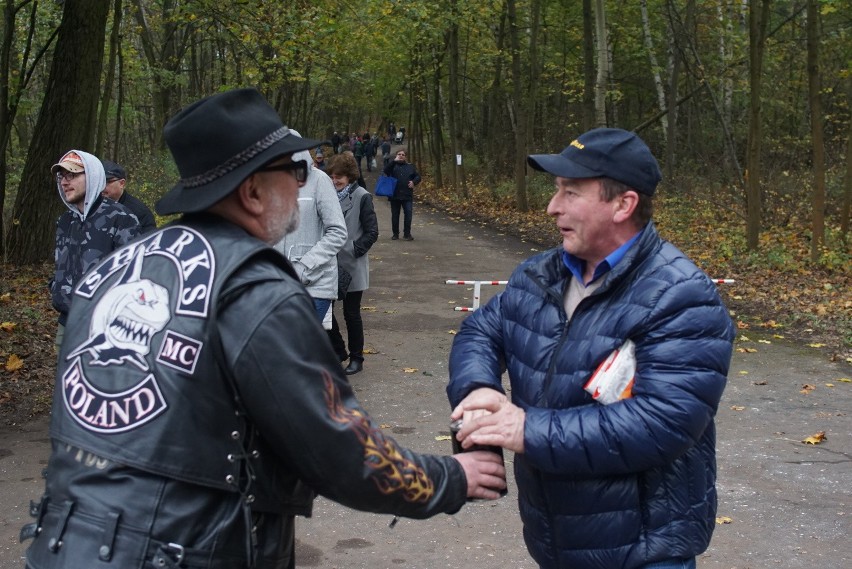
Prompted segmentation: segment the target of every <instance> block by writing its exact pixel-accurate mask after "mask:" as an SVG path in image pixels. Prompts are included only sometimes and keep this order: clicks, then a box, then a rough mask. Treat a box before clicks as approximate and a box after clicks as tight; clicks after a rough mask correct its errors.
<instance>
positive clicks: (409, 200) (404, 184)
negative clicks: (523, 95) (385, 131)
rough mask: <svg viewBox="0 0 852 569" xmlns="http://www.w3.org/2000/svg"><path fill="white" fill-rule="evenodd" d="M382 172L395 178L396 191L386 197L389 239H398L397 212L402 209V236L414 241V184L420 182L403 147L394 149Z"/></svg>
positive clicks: (415, 169) (418, 175)
mask: <svg viewBox="0 0 852 569" xmlns="http://www.w3.org/2000/svg"><path fill="white" fill-rule="evenodd" d="M384 174H385V176H390V177H392V178H396V191H395V192H394V194H393V195H392V196H391V197H389V198H388V199H389V200H390V204H391V231H392V232H393V235H391V239H394V240H396V239H399V212H400V211H402V212H403V225H402V231H403V232H402V238H403V239H405V240H406V241H414V237H413V236H412V235H411V218H412V216H413V214H414V212H413V209H414V208H413V204H414V186H416V185H417V184H419V183H420V174H418V173H417V168H415V166H414V164H412V163H411V162H408V160H406V150H405V148H400V149H399V150H397V151H396V157H395V158H394V159H393V160H392V161H391V162H389V163H388V165H387V166H385V169H384Z"/></svg>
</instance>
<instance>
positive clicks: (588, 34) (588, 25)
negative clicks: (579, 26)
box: [583, 0, 595, 132]
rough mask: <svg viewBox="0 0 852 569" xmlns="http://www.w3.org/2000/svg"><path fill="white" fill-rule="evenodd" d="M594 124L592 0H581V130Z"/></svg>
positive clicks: (592, 126)
mask: <svg viewBox="0 0 852 569" xmlns="http://www.w3.org/2000/svg"><path fill="white" fill-rule="evenodd" d="M594 126H595V32H594V12H593V11H592V0H583V132H586V131H587V130H591V129H592V128H594Z"/></svg>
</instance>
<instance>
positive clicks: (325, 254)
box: [275, 150, 346, 329]
mask: <svg viewBox="0 0 852 569" xmlns="http://www.w3.org/2000/svg"><path fill="white" fill-rule="evenodd" d="M299 160H304V161H305V162H307V163H308V164H313V159H312V158H311V153H310V152H308V151H307V150H304V151H302V152H296V153H295V154H293V162H297V161H299ZM299 220H300V221H299V227H298V228H297V229H296V230H295V231H294V232H292V233H290V234H288V235H285V236H284V238H283V239H282V240H281V241H279V242H278V243H277V244H276V245H275V248H276V249H277V250H278V251H280V252H281V253H282V254H283V255H284V256H285V257H287V259H288V260H289V261H290V263H292V265H293V268H294V269H296V273H297V274H298V275H299V280H300V281H301V282H302V284H303V285H305V288H306V289H308V294H310V295H311V298H312V299H313V301H314V307H315V308H316V311H317V317H319V319H320V320H321V321H323V322H324V324H323V326H324V327H325V328H326V329H329V328H330V325H331V322H329V321H328V319H326V314H328V312H329V309H330V308H331V302H332V301H333V300H334V299H335V298H337V252H338V251H339V250H340V248H341V247H343V244H344V243H346V223H345V222H344V220H343V212H342V211H341V210H340V204H339V203H338V201H337V192H336V191H335V190H334V186H333V185H332V183H331V178H329V177H328V174H326V173H325V172H323V171H322V170H320V169H318V168H315V167H313V166H311V167H310V168H309V171H308V179H307V181H306V182H305V184H304V185H303V186H302V187H301V188H299Z"/></svg>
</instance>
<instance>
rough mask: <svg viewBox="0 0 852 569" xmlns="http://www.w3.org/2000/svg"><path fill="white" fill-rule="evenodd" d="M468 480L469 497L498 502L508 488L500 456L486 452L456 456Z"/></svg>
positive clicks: (504, 468)
mask: <svg viewBox="0 0 852 569" xmlns="http://www.w3.org/2000/svg"><path fill="white" fill-rule="evenodd" d="M453 458H454V459H456V460H457V461H459V464H461V465H462V468H463V469H464V475H465V477H466V478H467V497H468V498H480V499H483V500H496V499H497V498H499V497H500V491H501V490H504V489H505V488H506V467H505V466H503V461H502V460H501V459H500V455H498V454H496V453H493V452H489V451H486V450H477V451H473V452H463V453H460V454H454V455H453Z"/></svg>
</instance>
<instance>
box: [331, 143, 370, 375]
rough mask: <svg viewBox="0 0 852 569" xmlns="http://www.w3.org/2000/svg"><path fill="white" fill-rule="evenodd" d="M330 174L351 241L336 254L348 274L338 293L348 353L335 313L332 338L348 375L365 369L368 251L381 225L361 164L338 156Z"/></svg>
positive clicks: (332, 320)
mask: <svg viewBox="0 0 852 569" xmlns="http://www.w3.org/2000/svg"><path fill="white" fill-rule="evenodd" d="M328 173H329V175H330V176H331V181H332V183H334V188H335V189H336V190H337V198H338V200H340V207H341V209H342V210H343V218H344V219H345V220H346V230H347V233H348V238H347V240H346V243H345V244H344V245H343V248H342V249H340V251H339V252H338V253H337V265H338V267H337V269H338V271H341V272H342V273H343V274H348V275H349V276H350V278H351V281H350V282H349V283H348V287H347V289H346V290H345V291H344V290H341V291H339V294H340V295H342V300H343V319H344V320H345V322H346V333H347V339H348V340H349V351H348V352H347V351H346V343H344V341H343V336H342V335H341V333H340V326H339V324H338V322H337V317H335V316H334V313H332V317H331V330H330V331H329V338H330V339H331V345H332V346H333V347H334V350H335V352H337V355H338V357H339V358H340V361H345V360H346V359H348V360H349V364H348V365H347V366H346V369H345V370H344V371H345V372H346V375H353V374H356V373H358V372H360V371H361V370H362V369H363V367H364V323H363V320H362V318H361V299H362V297H363V295H364V291H366V290H367V289H368V288H370V260H369V255H367V252H368V251H369V250H370V247H372V246H373V244H374V243H375V242H376V240H378V238H379V222H378V219H377V218H376V211H375V209H373V196H372V195H371V194H370V192H368V191H367V190H365V189H364V188H363V187H361V186H360V185H358V181H357V180H358V165H357V164H356V163H355V159H354V158H353V157H352V156H351V155H349V154H338V155H336V156H333V157H332V158H331V160H330V161H329V165H328Z"/></svg>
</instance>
